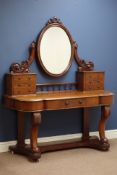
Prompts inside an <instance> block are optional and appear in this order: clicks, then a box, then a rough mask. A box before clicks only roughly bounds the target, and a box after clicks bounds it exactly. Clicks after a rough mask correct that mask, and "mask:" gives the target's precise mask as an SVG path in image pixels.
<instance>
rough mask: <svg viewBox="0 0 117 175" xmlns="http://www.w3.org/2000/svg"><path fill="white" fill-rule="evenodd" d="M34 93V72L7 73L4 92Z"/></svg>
mask: <svg viewBox="0 0 117 175" xmlns="http://www.w3.org/2000/svg"><path fill="white" fill-rule="evenodd" d="M34 93H36V74H31V73H27V74H23V73H21V74H8V75H7V79H6V94H9V95H25V94H34Z"/></svg>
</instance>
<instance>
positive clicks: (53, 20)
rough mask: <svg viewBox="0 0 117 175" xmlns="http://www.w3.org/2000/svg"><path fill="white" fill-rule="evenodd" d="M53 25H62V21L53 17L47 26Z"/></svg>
mask: <svg viewBox="0 0 117 175" xmlns="http://www.w3.org/2000/svg"><path fill="white" fill-rule="evenodd" d="M53 23H59V24H62V22H61V20H60V19H59V18H57V17H55V16H54V17H53V18H50V19H49V20H48V22H47V23H46V25H49V24H53Z"/></svg>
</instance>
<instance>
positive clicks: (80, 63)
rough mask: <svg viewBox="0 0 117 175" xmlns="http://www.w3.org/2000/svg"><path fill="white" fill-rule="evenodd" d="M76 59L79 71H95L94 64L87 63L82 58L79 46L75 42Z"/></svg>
mask: <svg viewBox="0 0 117 175" xmlns="http://www.w3.org/2000/svg"><path fill="white" fill-rule="evenodd" d="M74 57H75V59H76V61H77V63H78V66H79V68H78V70H79V71H92V70H93V69H94V63H93V62H92V61H88V62H86V61H85V60H83V59H81V58H80V56H79V54H78V45H77V43H76V42H75V41H74Z"/></svg>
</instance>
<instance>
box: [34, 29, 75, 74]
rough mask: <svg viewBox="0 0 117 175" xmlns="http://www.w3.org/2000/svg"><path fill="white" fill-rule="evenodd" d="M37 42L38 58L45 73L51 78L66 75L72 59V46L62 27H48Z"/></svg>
mask: <svg viewBox="0 0 117 175" xmlns="http://www.w3.org/2000/svg"><path fill="white" fill-rule="evenodd" d="M39 40H40V41H39V43H38V46H37V49H38V58H39V62H40V64H41V66H42V67H43V69H44V70H45V71H46V73H48V74H49V75H52V76H60V75H63V74H64V73H66V72H67V70H68V69H69V67H70V65H71V58H72V44H71V39H70V36H69V35H68V34H67V32H66V31H65V30H64V29H63V28H62V27H59V26H50V27H48V28H47V29H46V30H45V31H44V32H43V33H42V36H40V39H39Z"/></svg>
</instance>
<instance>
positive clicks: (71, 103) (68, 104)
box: [44, 97, 100, 110]
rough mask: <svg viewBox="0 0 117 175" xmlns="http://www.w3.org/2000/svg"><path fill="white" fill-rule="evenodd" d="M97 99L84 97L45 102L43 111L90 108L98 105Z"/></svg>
mask: <svg viewBox="0 0 117 175" xmlns="http://www.w3.org/2000/svg"><path fill="white" fill-rule="evenodd" d="M99 102H100V101H99V97H86V98H78V99H66V100H51V101H45V105H44V106H45V109H48V110H54V109H55V110H56V109H70V108H82V107H92V106H98V105H99Z"/></svg>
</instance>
